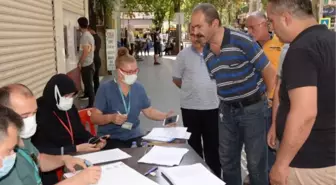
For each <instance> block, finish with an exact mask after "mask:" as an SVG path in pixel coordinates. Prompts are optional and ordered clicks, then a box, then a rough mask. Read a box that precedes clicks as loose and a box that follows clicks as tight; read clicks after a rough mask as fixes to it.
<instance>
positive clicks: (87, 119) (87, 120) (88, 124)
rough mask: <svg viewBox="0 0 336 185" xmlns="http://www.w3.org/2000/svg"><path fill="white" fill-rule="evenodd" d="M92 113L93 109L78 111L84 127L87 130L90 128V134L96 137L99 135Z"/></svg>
mask: <svg viewBox="0 0 336 185" xmlns="http://www.w3.org/2000/svg"><path fill="white" fill-rule="evenodd" d="M91 111H92V108H88V109H83V110H80V111H78V114H79V117H80V119H81V122H82V124H83V125H84V127H85V128H86V129H88V128H89V132H90V133H91V134H92V135H93V136H96V135H97V132H96V128H95V126H94V124H93V123H92V121H91Z"/></svg>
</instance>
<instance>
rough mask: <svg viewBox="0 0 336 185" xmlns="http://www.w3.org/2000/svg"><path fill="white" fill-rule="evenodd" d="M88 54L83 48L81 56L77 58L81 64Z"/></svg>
mask: <svg viewBox="0 0 336 185" xmlns="http://www.w3.org/2000/svg"><path fill="white" fill-rule="evenodd" d="M88 55H89V52H87V51H85V50H84V51H83V54H82V56H81V57H80V58H79V63H80V64H83V62H84V60H85V59H86V57H87V56H88Z"/></svg>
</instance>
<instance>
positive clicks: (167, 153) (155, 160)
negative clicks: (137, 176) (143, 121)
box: [138, 146, 189, 166]
mask: <svg viewBox="0 0 336 185" xmlns="http://www.w3.org/2000/svg"><path fill="white" fill-rule="evenodd" d="M188 151H189V150H188V149H186V148H175V147H162V146H154V147H153V148H152V149H151V150H150V151H149V152H148V153H147V154H146V155H145V156H143V157H142V158H141V159H140V160H139V161H138V162H139V163H147V164H157V165H163V166H174V165H179V164H180V162H181V160H182V158H183V156H184V155H185V154H186V153H187V152H188Z"/></svg>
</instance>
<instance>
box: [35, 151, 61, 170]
mask: <svg viewBox="0 0 336 185" xmlns="http://www.w3.org/2000/svg"><path fill="white" fill-rule="evenodd" d="M63 157H64V156H61V155H48V154H40V155H39V163H40V168H41V171H42V172H49V171H52V170H55V169H57V168H59V167H61V166H64V160H63Z"/></svg>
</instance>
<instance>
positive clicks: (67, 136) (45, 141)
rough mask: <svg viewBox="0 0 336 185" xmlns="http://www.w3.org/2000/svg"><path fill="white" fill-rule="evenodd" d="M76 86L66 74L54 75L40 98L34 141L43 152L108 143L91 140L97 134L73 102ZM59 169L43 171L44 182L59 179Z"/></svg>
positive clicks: (96, 147)
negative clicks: (82, 120) (81, 118)
mask: <svg viewBox="0 0 336 185" xmlns="http://www.w3.org/2000/svg"><path fill="white" fill-rule="evenodd" d="M76 94H77V89H76V86H75V84H74V82H73V81H72V80H71V79H70V78H69V77H68V76H67V75H65V74H57V75H54V76H53V77H52V78H51V79H50V80H49V81H48V83H47V85H46V86H45V88H44V91H43V96H42V97H40V98H39V99H38V100H37V105H38V110H37V113H36V122H37V131H36V134H35V135H34V136H33V138H32V142H33V143H34V145H35V146H36V147H37V148H38V149H39V151H40V152H43V153H47V154H53V155H63V154H71V153H75V152H94V151H98V150H100V149H102V148H103V147H104V146H105V145H106V141H105V140H101V141H100V142H99V143H98V144H89V141H90V139H92V138H94V137H93V136H92V135H91V134H90V133H89V132H88V131H87V130H86V129H85V127H84V125H82V123H81V120H80V117H79V114H78V110H77V108H76V107H75V106H74V104H73V101H74V97H75V96H76ZM57 181H58V179H57V175H56V171H52V172H48V173H43V174H42V182H43V185H49V184H50V185H51V184H55V183H57Z"/></svg>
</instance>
